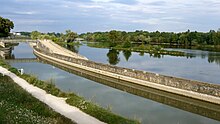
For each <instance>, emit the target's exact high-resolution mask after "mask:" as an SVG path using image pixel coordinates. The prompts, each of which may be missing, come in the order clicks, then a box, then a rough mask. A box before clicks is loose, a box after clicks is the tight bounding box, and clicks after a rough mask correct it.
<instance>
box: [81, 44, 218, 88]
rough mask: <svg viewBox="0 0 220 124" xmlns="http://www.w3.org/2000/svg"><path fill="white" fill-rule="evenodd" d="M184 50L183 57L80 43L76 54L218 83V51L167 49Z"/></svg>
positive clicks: (91, 58) (107, 62) (97, 60)
mask: <svg viewBox="0 0 220 124" xmlns="http://www.w3.org/2000/svg"><path fill="white" fill-rule="evenodd" d="M170 50H176V51H178V50H179V51H183V52H185V54H186V56H184V57H176V56H169V55H160V56H158V55H151V54H148V53H143V52H142V53H141V52H140V53H139V52H131V54H130V53H129V52H128V53H126V52H125V51H115V50H114V51H113V50H109V49H103V48H91V47H88V46H86V45H83V46H80V48H79V54H81V55H83V56H86V57H87V58H88V59H90V60H92V61H96V62H101V63H105V64H113V65H115V64H116V65H117V66H120V67H126V68H132V69H137V70H143V71H148V72H153V73H159V74H163V75H169V76H175V77H181V78H187V79H192V80H199V81H203V82H209V83H215V84H220V79H219V77H220V73H219V71H220V64H219V61H220V52H208V51H200V50H186V49H170Z"/></svg>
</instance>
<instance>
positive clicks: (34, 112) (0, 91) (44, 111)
mask: <svg viewBox="0 0 220 124" xmlns="http://www.w3.org/2000/svg"><path fill="white" fill-rule="evenodd" d="M0 70H1V71H0V72H2V71H4V69H2V68H1V67H0ZM4 72H5V71H4ZM0 96H1V97H0V123H1V124H4V123H10V124H14V123H41V124H49V123H53V124H54V123H58V124H74V123H75V122H73V121H71V120H70V119H68V118H66V117H65V116H63V115H61V114H59V113H57V112H55V111H54V110H52V109H51V108H50V107H48V106H47V105H46V104H44V103H42V102H41V101H39V100H38V99H36V98H34V97H33V96H32V95H30V94H29V93H27V92H26V91H25V90H24V89H22V88H21V87H20V86H19V85H17V84H16V83H15V82H14V81H13V80H12V79H11V78H10V77H8V76H3V75H2V74H1V73H0Z"/></svg>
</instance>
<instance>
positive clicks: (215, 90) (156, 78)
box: [34, 46, 220, 97]
mask: <svg viewBox="0 0 220 124" xmlns="http://www.w3.org/2000/svg"><path fill="white" fill-rule="evenodd" d="M34 49H35V50H37V51H38V52H40V53H44V54H46V55H48V56H51V57H55V58H58V59H61V60H64V61H68V62H72V63H75V64H79V65H82V66H86V67H90V68H94V69H99V70H102V71H107V72H111V73H115V74H119V75H123V76H128V77H132V78H136V79H141V80H145V81H149V82H153V83H157V84H161V85H165V86H170V87H174V88H179V89H183V90H188V91H193V92H198V93H202V94H207V95H212V96H216V97H220V85H217V84H210V83H205V82H199V81H192V80H187V79H182V78H176V77H171V76H164V75H159V74H155V73H149V72H145V71H139V70H134V69H129V68H123V67H117V66H112V65H108V64H102V63H97V62H93V61H89V60H83V59H76V58H72V57H68V56H64V55H60V54H55V53H50V52H48V51H49V49H44V48H43V46H42V47H38V48H36V47H35V48H34Z"/></svg>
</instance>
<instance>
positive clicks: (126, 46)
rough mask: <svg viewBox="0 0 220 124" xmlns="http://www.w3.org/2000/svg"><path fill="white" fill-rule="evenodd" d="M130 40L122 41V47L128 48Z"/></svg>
mask: <svg viewBox="0 0 220 124" xmlns="http://www.w3.org/2000/svg"><path fill="white" fill-rule="evenodd" d="M131 45H132V44H131V42H130V41H126V42H124V44H123V48H130V47H131Z"/></svg>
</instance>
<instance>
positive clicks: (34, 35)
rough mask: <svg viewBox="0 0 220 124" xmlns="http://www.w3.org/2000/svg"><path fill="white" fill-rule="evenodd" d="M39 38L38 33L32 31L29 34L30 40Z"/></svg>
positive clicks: (39, 34)
mask: <svg viewBox="0 0 220 124" xmlns="http://www.w3.org/2000/svg"><path fill="white" fill-rule="evenodd" d="M40 37H41V33H40V32H38V31H32V32H31V38H32V39H39V38H40Z"/></svg>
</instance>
